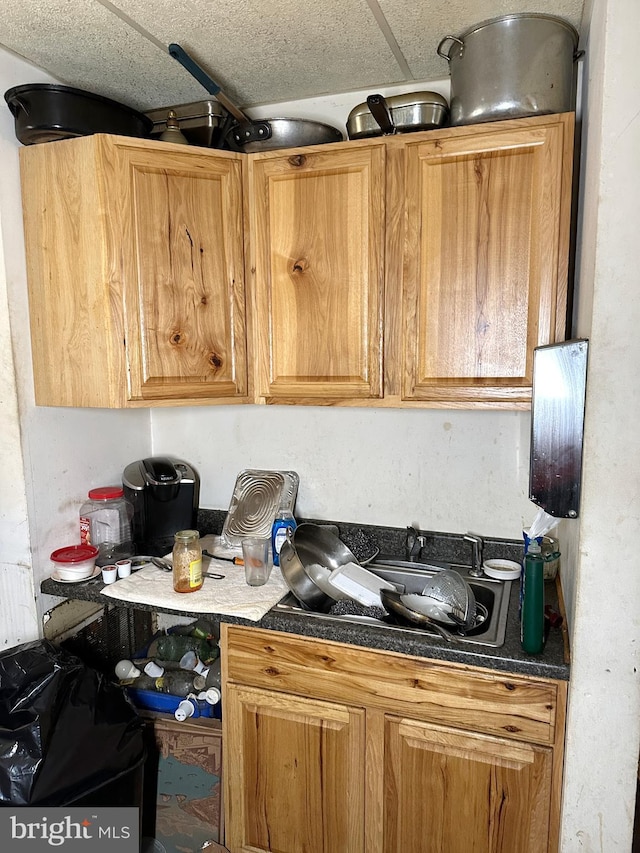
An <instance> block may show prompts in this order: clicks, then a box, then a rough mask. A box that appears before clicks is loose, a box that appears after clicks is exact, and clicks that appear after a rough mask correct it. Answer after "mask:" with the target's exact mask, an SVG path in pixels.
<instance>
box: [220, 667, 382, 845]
mask: <svg viewBox="0 0 640 853" xmlns="http://www.w3.org/2000/svg"><path fill="white" fill-rule="evenodd" d="M225 715H226V717H227V719H228V721H229V723H228V725H229V729H231V730H233V733H232V734H231V735H230V738H231V742H232V743H233V744H234V757H233V758H232V759H231V764H232V765H233V771H232V772H233V773H234V774H235V778H234V781H233V785H232V787H233V789H234V790H235V791H237V797H236V798H235V801H234V805H235V808H236V809H237V810H238V811H237V818H238V821H237V823H238V827H241V828H242V838H241V840H240V839H239V838H238V837H237V836H236V835H235V834H234V839H235V841H234V842H233V843H234V844H238V843H239V845H240V846H238V847H237V848H236V847H234V846H232V847H231V849H232V850H235V849H238V850H274V851H275V850H277V851H289V850H290V851H301V850H308V851H311V850H319V851H320V850H322V851H324V850H336V851H338V850H339V851H341V853H360V851H362V850H363V849H364V847H363V845H364V820H363V816H364V808H365V792H364V777H363V774H362V756H363V755H364V751H365V715H364V711H363V710H362V709H361V708H351V707H349V706H346V705H340V704H336V703H329V702H318V701H316V700H312V699H306V698H303V697H294V696H283V695H282V694H280V693H276V692H274V691H271V690H254V689H250V688H245V687H241V686H238V685H235V684H231V685H229V687H228V689H227V694H226V704H225ZM236 749H237V750H238V751H237V752H236V751H235V750H236ZM283 792H286V795H285V796H283ZM354 818H355V819H354ZM230 843H232V842H231V841H230V839H229V838H227V844H230Z"/></svg>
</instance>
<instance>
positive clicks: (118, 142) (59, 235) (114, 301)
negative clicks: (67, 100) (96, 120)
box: [20, 135, 249, 408]
mask: <svg viewBox="0 0 640 853" xmlns="http://www.w3.org/2000/svg"><path fill="white" fill-rule="evenodd" d="M20 157H21V164H22V188H23V211H24V223H25V240H26V246H27V271H28V281H29V308H30V314H31V335H32V343H33V347H32V348H33V362H34V383H35V389H36V402H37V403H38V404H39V405H45V406H46V405H48V406H97V407H113V408H117V407H127V406H144V405H153V404H154V403H163V404H175V405H180V404H194V403H204V402H207V403H215V402H247V401H248V399H249V381H248V371H247V340H246V339H247V335H246V328H245V323H246V319H245V286H244V242H243V241H244V234H243V207H242V205H243V160H242V157H243V155H241V154H235V153H231V152H218V151H206V150H204V149H201V148H187V147H186V146H183V145H168V144H165V143H162V142H151V141H149V140H138V139H128V138H126V137H120V136H118V137H116V136H106V135H95V136H87V137H81V138H78V139H68V140H62V141H59V142H56V143H55V144H51V143H44V144H42V145H30V146H27V147H25V148H24V149H21V151H20Z"/></svg>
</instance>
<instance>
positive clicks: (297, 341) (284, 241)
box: [249, 143, 385, 405]
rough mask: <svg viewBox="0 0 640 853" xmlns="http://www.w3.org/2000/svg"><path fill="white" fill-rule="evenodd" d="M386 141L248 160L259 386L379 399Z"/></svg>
mask: <svg viewBox="0 0 640 853" xmlns="http://www.w3.org/2000/svg"><path fill="white" fill-rule="evenodd" d="M384 186H385V148H384V146H383V145H380V144H373V145H353V143H346V144H343V145H340V144H338V145H329V146H315V147H314V148H313V150H309V151H307V150H306V149H299V151H298V152H296V153H294V154H292V153H290V152H287V151H280V152H273V153H272V154H271V155H267V154H265V155H253V156H252V157H251V158H250V164H249V197H250V199H251V239H250V244H251V251H252V264H251V266H252V268H253V269H254V270H255V306H256V324H255V330H256V352H257V354H258V361H257V365H256V367H257V376H258V393H259V395H261V396H262V397H263V398H265V399H267V400H268V401H269V402H287V401H289V402H297V401H299V400H309V401H311V402H313V403H315V404H316V405H319V404H323V403H326V402H336V401H340V400H345V399H347V400H348V399H356V400H378V399H379V398H380V397H381V396H382V373H381V371H382V344H383V325H382V324H383V317H382V308H383V297H384V247H383V245H382V240H383V235H384V222H385V192H384Z"/></svg>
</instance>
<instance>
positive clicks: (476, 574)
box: [464, 533, 484, 578]
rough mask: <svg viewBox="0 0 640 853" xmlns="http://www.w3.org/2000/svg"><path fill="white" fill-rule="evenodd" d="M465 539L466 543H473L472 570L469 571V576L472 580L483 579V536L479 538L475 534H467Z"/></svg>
mask: <svg viewBox="0 0 640 853" xmlns="http://www.w3.org/2000/svg"><path fill="white" fill-rule="evenodd" d="M464 538H465V541H467V542H471V568H470V569H469V574H470V575H471V577H472V578H481V577H482V575H483V574H484V572H483V570H482V549H483V547H484V543H483V541H482V536H478V535H476V534H475V533H467V534H465V537H464Z"/></svg>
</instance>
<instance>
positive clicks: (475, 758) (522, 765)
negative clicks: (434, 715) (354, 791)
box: [383, 716, 552, 853]
mask: <svg viewBox="0 0 640 853" xmlns="http://www.w3.org/2000/svg"><path fill="white" fill-rule="evenodd" d="M384 755H385V757H384V767H385V778H384V818H383V820H384V847H383V849H384V853H400V851H403V853H409V851H410V853H548V843H549V816H550V796H551V771H552V751H551V749H549V748H545V747H540V746H534V745H531V744H525V743H520V742H518V741H511V740H507V739H502V738H496V737H492V736H489V735H480V734H470V733H466V732H460V731H457V730H454V729H448V728H444V727H439V726H432V725H429V724H427V723H421V722H417V721H414V720H407V719H401V718H397V717H391V716H388V717H387V718H386V720H385V745H384Z"/></svg>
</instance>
